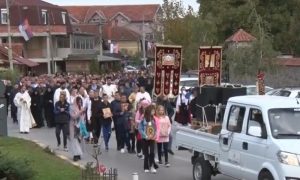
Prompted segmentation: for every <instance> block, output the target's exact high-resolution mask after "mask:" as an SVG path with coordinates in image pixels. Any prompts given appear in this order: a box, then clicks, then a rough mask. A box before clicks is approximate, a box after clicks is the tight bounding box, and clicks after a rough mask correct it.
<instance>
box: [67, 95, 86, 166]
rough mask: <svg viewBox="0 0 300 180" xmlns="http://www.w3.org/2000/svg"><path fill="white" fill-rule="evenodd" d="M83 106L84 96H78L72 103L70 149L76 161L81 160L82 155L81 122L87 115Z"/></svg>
mask: <svg viewBox="0 0 300 180" xmlns="http://www.w3.org/2000/svg"><path fill="white" fill-rule="evenodd" d="M82 106H83V104H82V98H81V97H79V96H77V97H76V98H75V102H74V103H73V104H72V105H71V112H70V115H71V121H70V151H71V153H72V155H73V160H74V161H78V160H80V159H81V155H82V149H81V146H80V143H79V141H82V135H81V134H80V124H81V123H82V121H83V120H84V117H85V109H84V108H83V107H82ZM83 143H84V142H83Z"/></svg>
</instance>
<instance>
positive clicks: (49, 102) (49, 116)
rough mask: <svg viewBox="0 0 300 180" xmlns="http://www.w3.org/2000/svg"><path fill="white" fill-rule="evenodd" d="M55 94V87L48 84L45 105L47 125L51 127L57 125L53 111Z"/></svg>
mask: <svg viewBox="0 0 300 180" xmlns="http://www.w3.org/2000/svg"><path fill="white" fill-rule="evenodd" d="M53 96H54V89H53V87H51V86H48V87H47V88H46V92H45V94H44V106H45V118H46V122H47V126H48V127H49V128H51V127H54V126H55V122H54V113H53V110H54V106H53Z"/></svg>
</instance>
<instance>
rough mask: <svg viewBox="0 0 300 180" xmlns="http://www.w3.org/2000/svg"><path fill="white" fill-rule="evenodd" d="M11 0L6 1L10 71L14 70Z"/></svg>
mask: <svg viewBox="0 0 300 180" xmlns="http://www.w3.org/2000/svg"><path fill="white" fill-rule="evenodd" d="M9 8H10V5H9V0H6V11H7V33H8V61H9V68H10V70H14V65H13V60H12V47H11V29H10V12H9Z"/></svg>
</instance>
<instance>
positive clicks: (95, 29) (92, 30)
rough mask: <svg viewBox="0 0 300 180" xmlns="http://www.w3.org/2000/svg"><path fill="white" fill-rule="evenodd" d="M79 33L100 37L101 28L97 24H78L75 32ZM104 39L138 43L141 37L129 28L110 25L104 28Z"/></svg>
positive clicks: (74, 26) (75, 26) (74, 27)
mask: <svg viewBox="0 0 300 180" xmlns="http://www.w3.org/2000/svg"><path fill="white" fill-rule="evenodd" d="M76 29H77V30H78V31H77V33H83V34H85V33H86V34H92V35H96V36H99V26H98V25H96V24H76V25H73V30H75V31H74V32H76ZM103 39H105V40H113V41H138V40H139V39H140V35H139V34H138V33H136V32H134V31H132V30H130V29H128V28H125V27H120V26H111V25H109V24H107V25H105V26H104V27H103Z"/></svg>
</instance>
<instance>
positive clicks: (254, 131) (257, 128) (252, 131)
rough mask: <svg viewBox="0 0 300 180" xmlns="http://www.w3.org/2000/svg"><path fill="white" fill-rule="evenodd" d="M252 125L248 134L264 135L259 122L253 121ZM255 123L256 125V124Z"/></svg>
mask: <svg viewBox="0 0 300 180" xmlns="http://www.w3.org/2000/svg"><path fill="white" fill-rule="evenodd" d="M252 123H253V124H252V126H250V127H249V129H248V134H249V135H250V136H255V137H262V128H261V126H260V124H259V123H258V122H255V121H253V122H252ZM254 124H255V125H254Z"/></svg>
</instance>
